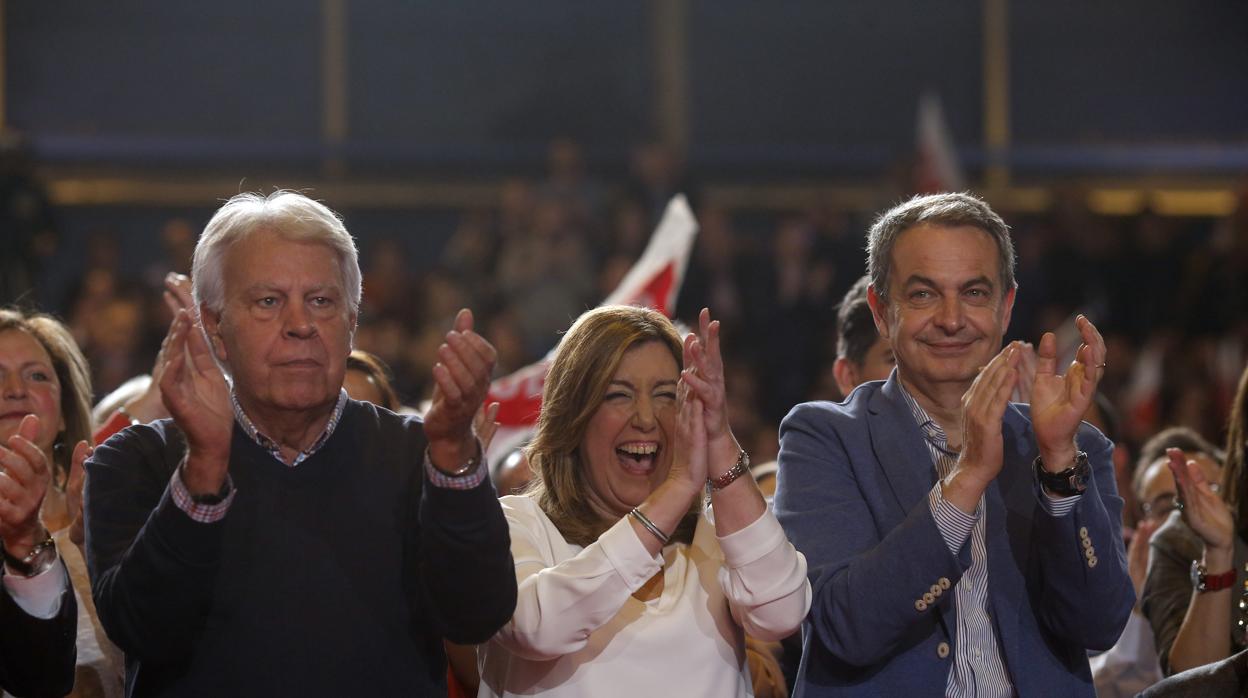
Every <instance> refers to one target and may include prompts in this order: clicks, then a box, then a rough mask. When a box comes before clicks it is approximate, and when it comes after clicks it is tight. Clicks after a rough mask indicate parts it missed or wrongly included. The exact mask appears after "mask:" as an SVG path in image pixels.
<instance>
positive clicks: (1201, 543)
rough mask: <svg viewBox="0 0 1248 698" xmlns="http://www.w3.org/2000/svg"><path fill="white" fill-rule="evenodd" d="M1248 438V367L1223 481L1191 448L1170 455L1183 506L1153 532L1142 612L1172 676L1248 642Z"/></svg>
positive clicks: (1229, 430)
mask: <svg viewBox="0 0 1248 698" xmlns="http://www.w3.org/2000/svg"><path fill="white" fill-rule="evenodd" d="M1246 437H1248V370H1245V371H1244V373H1243V375H1242V377H1241V379H1240V383H1239V391H1238V392H1237V394H1236V396H1235V402H1234V406H1233V407H1232V410H1231V419H1230V424H1229V425H1228V428H1227V437H1226V438H1227V440H1226V465H1225V467H1224V468H1223V472H1222V477H1221V479H1220V481H1211V480H1210V478H1209V476H1208V474H1207V472H1206V469H1205V467H1204V466H1202V465H1201V463H1200V462H1198V461H1197V460H1195V459H1193V458H1190V457H1188V455H1187V454H1186V453H1185V452H1184V451H1181V450H1180V449H1178V448H1170V449H1168V450H1167V451H1166V455H1167V457H1168V458H1169V466H1170V470H1171V471H1172V472H1173V474H1174V480H1175V484H1176V485H1177V487H1178V495H1179V501H1180V502H1181V506H1179V507H1178V508H1177V510H1175V511H1172V512H1171V513H1170V516H1169V518H1168V519H1166V522H1165V523H1164V524H1163V525H1162V526H1161V527H1160V528H1159V529H1158V530H1157V532H1156V533H1155V534H1154V535H1153V539H1152V554H1151V556H1150V558H1149V565H1148V579H1147V581H1146V582H1145V585H1144V600H1143V603H1142V607H1143V609H1144V615H1145V616H1147V617H1148V620H1149V623H1150V625H1151V626H1152V628H1153V635H1154V638H1155V640H1156V643H1157V654H1158V657H1159V659H1160V661H1161V667H1162V669H1163V670H1164V671H1165V673H1166V674H1167V675H1169V674H1175V673H1178V672H1182V671H1186V670H1188V669H1192V668H1194V667H1198V666H1201V665H1204V664H1209V663H1212V662H1217V661H1221V660H1223V659H1226V658H1227V657H1229V656H1230V655H1232V654H1234V653H1236V652H1239V651H1241V650H1243V649H1244V648H1245V645H1246V644H1248V643H1246V642H1245V640H1246V637H1245V635H1246V633H1248V607H1246V605H1245V604H1244V603H1243V602H1244V601H1248V586H1245V580H1246V579H1248V573H1246V571H1245V566H1244V565H1245V561H1248V544H1246V543H1245V539H1244V536H1245V532H1246V531H1248V506H1243V505H1242V503H1243V500H1244V493H1245V486H1246V485H1248V468H1246V467H1245V462H1244V460H1245V458H1244V451H1245V445H1244V439H1245V438H1246Z"/></svg>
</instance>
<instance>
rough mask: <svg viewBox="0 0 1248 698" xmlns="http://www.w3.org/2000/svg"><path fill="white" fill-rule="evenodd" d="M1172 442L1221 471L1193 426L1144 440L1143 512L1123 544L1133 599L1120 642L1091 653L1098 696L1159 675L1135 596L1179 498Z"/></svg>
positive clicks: (1139, 493) (1138, 496)
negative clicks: (1171, 464)
mask: <svg viewBox="0 0 1248 698" xmlns="http://www.w3.org/2000/svg"><path fill="white" fill-rule="evenodd" d="M1170 448H1178V449H1181V450H1182V451H1183V452H1184V454H1185V456H1186V457H1187V458H1189V459H1194V460H1197V461H1199V462H1200V463H1201V464H1202V466H1203V467H1204V468H1205V473H1206V476H1207V477H1208V478H1209V479H1210V480H1211V481H1213V480H1216V479H1217V478H1219V477H1220V476H1221V471H1222V465H1221V463H1220V462H1219V460H1217V459H1220V458H1221V455H1220V454H1221V452H1220V451H1219V449H1217V448H1215V447H1214V446H1213V444H1210V443H1209V442H1208V441H1205V439H1204V438H1202V437H1201V436H1200V435H1199V434H1197V433H1196V432H1194V431H1192V430H1191V429H1188V428H1186V427H1171V428H1169V429H1164V430H1162V431H1161V432H1159V433H1158V434H1157V435H1156V436H1154V437H1153V438H1151V439H1149V440H1148V442H1147V443H1145V444H1144V447H1143V449H1142V450H1141V452H1140V458H1139V461H1138V462H1137V464H1136V467H1135V475H1134V477H1133V478H1132V480H1131V485H1132V486H1133V489H1134V491H1135V496H1134V501H1136V502H1142V503H1143V504H1142V508H1143V516H1142V517H1141V518H1140V519H1139V523H1138V524H1137V525H1136V527H1135V530H1134V531H1132V535H1131V540H1130V543H1129V544H1128V545H1127V573H1128V574H1129V575H1130V576H1131V584H1132V585H1133V586H1134V587H1135V595H1136V599H1137V602H1136V605H1135V608H1134V609H1132V612H1131V618H1130V619H1129V620H1128V621H1127V627H1126V628H1125V629H1124V630H1123V631H1122V636H1121V637H1119V638H1118V642H1117V643H1115V644H1114V646H1113V647H1111V648H1110V649H1109V650H1107V651H1105V652H1103V653H1101V654H1099V655H1096V656H1095V657H1092V658H1091V659H1090V663H1091V665H1092V681H1093V683H1094V684H1095V685H1096V694H1097V696H1099V697H1100V698H1118V697H1119V696H1122V697H1124V698H1129V697H1130V696H1134V695H1135V694H1136V693H1138V692H1140V691H1141V690H1143V689H1145V688H1147V687H1149V686H1151V685H1153V684H1154V683H1157V682H1158V681H1160V680H1161V678H1162V673H1161V664H1160V663H1159V662H1158V660H1157V647H1156V644H1155V643H1154V641H1153V631H1152V628H1150V627H1149V626H1148V620H1147V619H1146V618H1145V617H1144V615H1143V613H1142V612H1141V611H1140V601H1138V600H1140V599H1143V592H1144V580H1145V578H1146V576H1147V573H1148V552H1149V543H1150V539H1151V538H1152V535H1153V533H1154V532H1155V531H1156V530H1157V527H1158V526H1160V525H1161V522H1163V521H1164V520H1165V518H1166V516H1168V515H1169V513H1170V512H1171V511H1172V510H1173V509H1174V506H1175V504H1176V503H1177V498H1176V488H1175V483H1174V475H1173V474H1172V473H1171V472H1170V468H1169V457H1168V456H1166V450H1167V449H1170Z"/></svg>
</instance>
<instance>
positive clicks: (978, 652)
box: [975, 648, 984, 659]
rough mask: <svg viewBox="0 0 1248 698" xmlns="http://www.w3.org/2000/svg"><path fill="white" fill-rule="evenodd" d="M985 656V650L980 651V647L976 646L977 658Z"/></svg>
mask: <svg viewBox="0 0 1248 698" xmlns="http://www.w3.org/2000/svg"><path fill="white" fill-rule="evenodd" d="M983 656H984V653H983V652H980V651H979V649H978V648H976V650H975V658H976V659H980V658H982V657H983Z"/></svg>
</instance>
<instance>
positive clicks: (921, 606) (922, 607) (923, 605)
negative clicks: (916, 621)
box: [914, 599, 927, 613]
mask: <svg viewBox="0 0 1248 698" xmlns="http://www.w3.org/2000/svg"><path fill="white" fill-rule="evenodd" d="M914 610H916V611H918V612H919V613H922V612H924V611H926V610H927V602H926V601H924V600H923V599H919V600H918V601H915V602H914Z"/></svg>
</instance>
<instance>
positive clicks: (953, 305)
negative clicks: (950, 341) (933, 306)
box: [936, 294, 966, 334]
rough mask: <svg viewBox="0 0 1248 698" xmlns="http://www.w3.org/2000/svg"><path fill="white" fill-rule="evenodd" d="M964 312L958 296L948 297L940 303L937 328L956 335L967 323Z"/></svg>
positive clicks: (937, 312)
mask: <svg viewBox="0 0 1248 698" xmlns="http://www.w3.org/2000/svg"><path fill="white" fill-rule="evenodd" d="M962 310H963V309H962V299H961V298H959V297H957V295H952V294H951V295H946V296H945V297H944V298H943V299H942V300H941V301H940V308H938V309H937V311H936V326H937V327H940V328H941V329H943V330H945V331H946V332H948V333H949V334H955V333H956V332H957V331H958V330H960V329H962V325H963V324H965V322H966V316H965V314H964V313H963V312H962Z"/></svg>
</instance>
